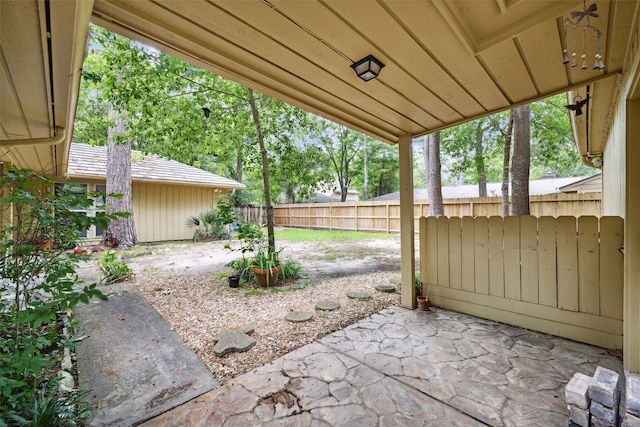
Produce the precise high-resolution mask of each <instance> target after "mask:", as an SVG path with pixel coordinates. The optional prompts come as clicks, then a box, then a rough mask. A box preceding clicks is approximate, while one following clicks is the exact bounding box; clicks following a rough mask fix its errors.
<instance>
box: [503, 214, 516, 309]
mask: <svg viewBox="0 0 640 427" xmlns="http://www.w3.org/2000/svg"><path fill="white" fill-rule="evenodd" d="M503 234H504V296H505V297H506V298H509V299H513V300H519V299H520V218H518V217H515V216H508V217H506V218H505V219H504V225H503Z"/></svg>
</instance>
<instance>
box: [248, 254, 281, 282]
mask: <svg viewBox="0 0 640 427" xmlns="http://www.w3.org/2000/svg"><path fill="white" fill-rule="evenodd" d="M279 255H280V251H275V252H272V251H269V250H268V248H266V247H261V248H259V249H258V250H257V251H256V252H255V256H254V257H253V259H252V261H253V274H254V275H255V276H256V282H257V283H258V286H262V287H264V286H267V287H269V286H271V285H275V283H276V281H277V280H278V273H280V259H279Z"/></svg>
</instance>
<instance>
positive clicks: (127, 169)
mask: <svg viewBox="0 0 640 427" xmlns="http://www.w3.org/2000/svg"><path fill="white" fill-rule="evenodd" d="M109 114H110V115H111V117H113V119H114V125H113V126H112V127H109V129H108V132H107V141H108V145H107V185H106V190H107V191H106V193H107V197H106V207H107V213H113V212H130V213H131V215H129V217H128V218H118V219H115V220H113V221H111V222H110V223H109V226H108V227H107V229H106V230H105V231H104V234H103V235H102V242H101V243H100V244H101V245H102V246H107V247H111V248H119V249H129V248H131V247H132V246H133V245H135V244H136V243H138V237H137V235H136V226H135V223H134V220H133V212H132V210H133V208H132V201H131V141H127V142H124V143H118V142H117V138H118V135H123V134H124V131H125V121H124V119H123V118H122V117H120V115H119V114H118V111H116V110H115V109H114V108H113V106H112V105H110V106H109ZM112 193H114V194H122V198H117V197H110V196H109V194H112Z"/></svg>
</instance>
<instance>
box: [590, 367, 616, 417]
mask: <svg viewBox="0 0 640 427" xmlns="http://www.w3.org/2000/svg"><path fill="white" fill-rule="evenodd" d="M589 397H590V398H591V400H595V401H597V402H600V403H602V404H603V405H604V406H606V407H608V408H613V407H614V405H615V402H616V400H617V399H618V398H619V397H620V375H618V373H617V372H614V371H612V370H611V369H607V368H603V367H602V366H598V367H597V368H596V372H595V373H594V374H593V379H592V380H591V385H590V386H589Z"/></svg>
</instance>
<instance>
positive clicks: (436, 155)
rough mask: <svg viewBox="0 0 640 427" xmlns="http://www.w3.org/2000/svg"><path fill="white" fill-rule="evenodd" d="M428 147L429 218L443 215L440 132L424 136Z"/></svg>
mask: <svg viewBox="0 0 640 427" xmlns="http://www.w3.org/2000/svg"><path fill="white" fill-rule="evenodd" d="M425 139H426V140H427V146H428V151H427V152H428V169H427V176H428V178H427V179H428V184H427V185H428V187H427V188H428V193H429V213H430V215H431V216H442V215H444V206H443V204H442V176H441V168H442V167H441V164H440V132H439V131H438V132H435V133H432V134H429V135H427V136H425Z"/></svg>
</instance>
